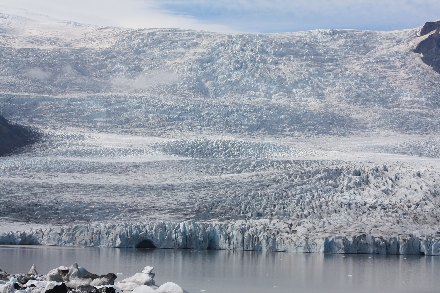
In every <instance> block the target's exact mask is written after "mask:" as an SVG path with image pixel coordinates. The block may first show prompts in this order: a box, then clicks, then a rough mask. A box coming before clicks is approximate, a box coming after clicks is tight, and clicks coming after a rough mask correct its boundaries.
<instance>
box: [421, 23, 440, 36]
mask: <svg viewBox="0 0 440 293" xmlns="http://www.w3.org/2000/svg"><path fill="white" fill-rule="evenodd" d="M437 29H440V20H438V21H428V22H426V23H425V25H424V26H423V27H422V29H421V30H420V36H424V35H427V34H429V33H430V32H432V31H435V30H437Z"/></svg>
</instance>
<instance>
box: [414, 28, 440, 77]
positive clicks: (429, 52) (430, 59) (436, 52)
mask: <svg viewBox="0 0 440 293" xmlns="http://www.w3.org/2000/svg"><path fill="white" fill-rule="evenodd" d="M434 30H435V32H434V33H432V34H431V35H430V36H428V37H427V38H426V39H425V40H423V41H421V42H420V43H419V44H418V45H417V47H416V48H415V49H414V52H415V53H419V54H422V60H423V62H424V63H425V64H427V65H429V66H431V67H432V69H434V70H435V71H436V72H438V73H440V21H438V22H427V23H426V24H425V26H424V27H423V28H422V30H421V32H420V35H421V36H423V35H426V34H428V33H431V32H432V31H434Z"/></svg>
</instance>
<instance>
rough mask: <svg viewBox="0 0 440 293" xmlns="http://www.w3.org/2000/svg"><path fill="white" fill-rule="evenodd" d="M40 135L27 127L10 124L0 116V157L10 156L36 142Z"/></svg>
mask: <svg viewBox="0 0 440 293" xmlns="http://www.w3.org/2000/svg"><path fill="white" fill-rule="evenodd" d="M39 137H40V135H39V134H38V133H37V132H36V131H33V130H32V129H29V128H27V127H24V126H21V125H16V124H11V123H9V122H8V120H6V119H5V118H4V117H2V116H0V156H4V155H8V154H11V153H13V152H15V151H17V150H18V149H19V148H22V147H24V146H27V145H30V144H33V143H35V142H36V141H38V139H39Z"/></svg>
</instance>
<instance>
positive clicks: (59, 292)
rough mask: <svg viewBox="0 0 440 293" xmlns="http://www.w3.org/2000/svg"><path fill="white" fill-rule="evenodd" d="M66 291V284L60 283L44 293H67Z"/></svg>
mask: <svg viewBox="0 0 440 293" xmlns="http://www.w3.org/2000/svg"><path fill="white" fill-rule="evenodd" d="M67 291H68V289H67V286H66V284H64V283H62V284H61V285H57V286H55V287H53V288H52V289H49V290H47V291H46V293H67Z"/></svg>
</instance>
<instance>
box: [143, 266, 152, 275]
mask: <svg viewBox="0 0 440 293" xmlns="http://www.w3.org/2000/svg"><path fill="white" fill-rule="evenodd" d="M153 270H154V267H150V266H146V267H145V268H144V269H143V270H142V273H144V274H153V277H154V273H152V271H153Z"/></svg>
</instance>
